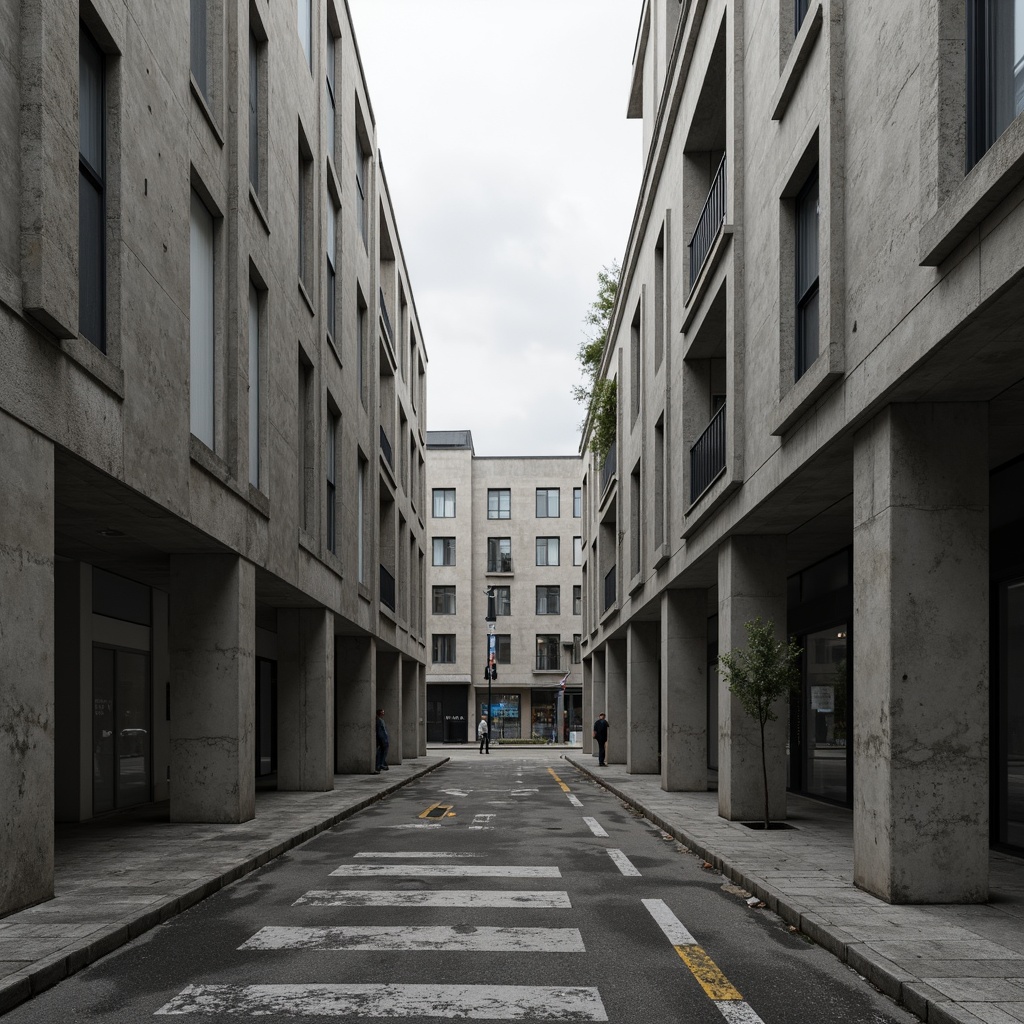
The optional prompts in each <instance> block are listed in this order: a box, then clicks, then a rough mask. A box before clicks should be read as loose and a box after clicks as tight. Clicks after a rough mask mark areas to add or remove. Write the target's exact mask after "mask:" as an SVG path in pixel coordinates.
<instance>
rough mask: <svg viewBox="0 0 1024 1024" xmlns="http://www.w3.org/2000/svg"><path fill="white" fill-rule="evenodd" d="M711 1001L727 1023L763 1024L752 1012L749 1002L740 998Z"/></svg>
mask: <svg viewBox="0 0 1024 1024" xmlns="http://www.w3.org/2000/svg"><path fill="white" fill-rule="evenodd" d="M712 1002H713V1003H714V1004H715V1006H717V1007H718V1012H719V1013H721V1015H722V1016H723V1017H724V1018H725V1019H726V1020H727V1021H728V1022H729V1024H764V1021H763V1020H761V1018H760V1017H758V1015H757V1014H756V1013H754V1011H753V1009H752V1008H751V1006H750V1004H749V1003H746V1002H743V1001H742V1000H735V999H713V1000H712Z"/></svg>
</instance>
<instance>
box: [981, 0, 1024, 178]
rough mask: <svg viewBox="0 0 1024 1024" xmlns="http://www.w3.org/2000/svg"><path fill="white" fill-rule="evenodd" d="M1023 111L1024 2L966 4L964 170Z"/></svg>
mask: <svg viewBox="0 0 1024 1024" xmlns="http://www.w3.org/2000/svg"><path fill="white" fill-rule="evenodd" d="M1021 111H1024V0H968V4H967V170H970V169H971V168H972V167H973V166H974V165H975V164H976V163H977V162H978V161H979V160H980V159H981V158H982V156H983V155H984V154H985V152H986V151H987V150H988V149H989V148H990V147H991V146H992V143H993V142H995V141H996V139H998V138H999V136H1000V135H1002V134H1003V132H1004V131H1006V129H1007V128H1008V127H1009V126H1010V122H1011V121H1013V120H1014V119H1015V118H1016V117H1017V115H1018V114H1020V113H1021Z"/></svg>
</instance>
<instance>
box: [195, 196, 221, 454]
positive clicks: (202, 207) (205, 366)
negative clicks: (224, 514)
mask: <svg viewBox="0 0 1024 1024" xmlns="http://www.w3.org/2000/svg"><path fill="white" fill-rule="evenodd" d="M190 191H191V196H190V209H189V430H190V431H191V433H192V434H193V435H194V436H195V437H197V438H199V440H200V441H202V442H203V444H205V445H206V446H207V448H209V449H210V450H211V451H216V445H217V269H218V268H217V217H216V215H215V214H214V213H213V211H212V210H211V209H210V207H209V206H208V205H207V203H206V201H205V200H204V199H203V197H202V196H201V195H200V194H199V193H198V192H197V191H196V189H195V187H193V188H192V189H191V190H190ZM197 211H201V213H202V215H203V217H204V220H203V224H202V225H198V228H199V233H200V234H201V235H202V237H201V238H200V237H198V236H197V221H196V215H197ZM207 224H208V225H209V231H208V232H206V231H205V228H206V227H207ZM207 240H208V244H206V243H207ZM198 243H203V253H202V255H204V256H205V255H208V257H209V259H208V263H209V274H208V275H207V274H206V273H205V267H198V266H197V261H196V255H197V244H198ZM200 270H202V271H203V281H204V282H205V281H206V278H207V276H208V277H209V293H208V300H209V301H208V302H207V301H202V309H201V310H200V308H199V305H200V301H201V300H205V299H206V298H207V296H206V295H204V294H202V293H201V291H200V289H199V288H197V287H196V283H197V276H196V275H197V271H200ZM198 312H202V314H203V316H202V317H199V316H197V313H198ZM200 320H201V321H202V323H201V324H200V323H198V322H197V321H200ZM200 326H202V327H203V328H204V329H205V330H207V332H208V337H201V336H199V335H198V334H197V328H198V327H200ZM197 370H202V371H203V373H197V372H196V371H197ZM207 376H208V380H209V387H205V386H204V387H203V388H202V389H200V388H199V387H198V386H197V385H198V384H199V383H200V382H203V383H204V384H205V382H206V377H207ZM200 398H202V407H200V405H199V401H200Z"/></svg>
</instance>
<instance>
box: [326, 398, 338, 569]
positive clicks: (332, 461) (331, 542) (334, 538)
mask: <svg viewBox="0 0 1024 1024" xmlns="http://www.w3.org/2000/svg"><path fill="white" fill-rule="evenodd" d="M340 425H341V417H340V416H339V415H338V414H337V413H336V412H334V411H333V410H328V413H327V550H328V551H332V552H335V553H337V550H338V530H337V513H336V508H337V476H336V474H337V466H338V432H339V427H340Z"/></svg>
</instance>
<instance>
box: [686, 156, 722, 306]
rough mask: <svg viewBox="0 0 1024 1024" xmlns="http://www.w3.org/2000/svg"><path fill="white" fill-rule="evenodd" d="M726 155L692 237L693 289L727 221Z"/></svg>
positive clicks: (690, 248) (691, 271)
mask: <svg viewBox="0 0 1024 1024" xmlns="http://www.w3.org/2000/svg"><path fill="white" fill-rule="evenodd" d="M725 199H726V192H725V157H724V156H723V157H722V162H721V163H720V164H719V165H718V170H717V171H715V177H714V179H713V180H712V182H711V190H710V191H709V192H708V197H707V199H706V200H705V201H704V209H703V210H701V212H700V217H698V218H697V228H696V230H695V231H694V232H693V237H692V238H691V239H690V244H689V250H690V289H691V290H692V289H693V286H694V284H695V283H696V281H697V278H698V277H699V276H700V272H701V269H702V268H703V266H704V263H705V262H706V260H707V258H708V255H709V254H710V252H711V247H712V246H713V245H714V244H715V239H716V238H717V237H718V235H719V232H720V231H721V230H722V225H723V224H724V223H725V213H726V210H725Z"/></svg>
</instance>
